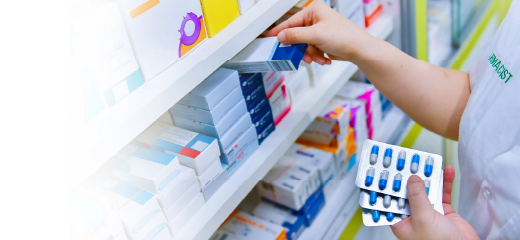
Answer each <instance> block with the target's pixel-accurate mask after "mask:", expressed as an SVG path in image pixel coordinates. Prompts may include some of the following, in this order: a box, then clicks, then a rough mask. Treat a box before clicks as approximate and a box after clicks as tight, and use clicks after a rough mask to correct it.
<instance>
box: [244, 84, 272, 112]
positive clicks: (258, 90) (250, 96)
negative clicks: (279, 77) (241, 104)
mask: <svg viewBox="0 0 520 240" xmlns="http://www.w3.org/2000/svg"><path fill="white" fill-rule="evenodd" d="M261 83H262V82H260V84H258V85H257V86H256V87H254V88H253V89H251V90H250V91H249V93H244V99H245V100H246V105H247V106H248V110H250V109H249V107H250V106H251V105H253V104H254V103H256V102H258V101H260V100H261V99H264V98H267V97H266V95H265V89H264V85H263V84H261Z"/></svg>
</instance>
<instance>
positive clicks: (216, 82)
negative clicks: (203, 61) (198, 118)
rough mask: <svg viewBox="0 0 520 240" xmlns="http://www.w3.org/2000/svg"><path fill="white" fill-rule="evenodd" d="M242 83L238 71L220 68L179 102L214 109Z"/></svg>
mask: <svg viewBox="0 0 520 240" xmlns="http://www.w3.org/2000/svg"><path fill="white" fill-rule="evenodd" d="M239 84H240V81H239V78H238V72H237V71H235V70H231V69H225V68H219V69H217V70H216V71H215V72H213V73H212V74H211V75H209V76H208V77H207V78H206V79H205V80H204V81H202V82H201V83H200V84H199V85H198V86H197V87H195V88H194V89H193V90H191V92H189V93H188V94H187V95H186V96H184V97H183V98H182V99H181V100H179V102H178V103H180V104H184V105H187V106H191V107H196V108H200V109H204V110H212V109H213V108H214V107H215V106H217V104H218V103H220V102H221V101H222V100H223V99H224V97H226V96H227V95H228V94H229V93H231V91H232V90H233V89H235V88H236V87H238V85H239Z"/></svg>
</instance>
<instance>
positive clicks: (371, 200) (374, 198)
mask: <svg viewBox="0 0 520 240" xmlns="http://www.w3.org/2000/svg"><path fill="white" fill-rule="evenodd" d="M376 202H377V193H376V192H370V197H369V198H368V204H370V205H372V206H374V205H375V204H376Z"/></svg>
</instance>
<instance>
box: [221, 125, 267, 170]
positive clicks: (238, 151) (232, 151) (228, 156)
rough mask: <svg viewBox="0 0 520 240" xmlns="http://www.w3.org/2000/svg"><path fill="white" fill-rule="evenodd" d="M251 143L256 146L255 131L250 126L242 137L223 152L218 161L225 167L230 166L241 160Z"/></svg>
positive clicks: (252, 126)
mask: <svg viewBox="0 0 520 240" xmlns="http://www.w3.org/2000/svg"><path fill="white" fill-rule="evenodd" d="M253 142H256V144H257V145H258V140H257V136H256V129H255V126H254V125H253V124H251V125H250V126H249V128H248V129H247V130H246V131H245V132H244V133H243V134H242V136H240V137H239V138H238V139H237V140H236V141H234V142H233V144H231V145H230V146H229V147H228V148H227V149H225V152H224V153H223V154H222V155H221V156H220V161H221V162H222V163H225V164H227V165H232V164H233V163H234V162H236V161H238V160H240V159H241V158H242V155H243V153H244V150H245V149H246V148H247V147H248V146H249V145H250V144H251V143H253ZM255 150H256V149H255Z"/></svg>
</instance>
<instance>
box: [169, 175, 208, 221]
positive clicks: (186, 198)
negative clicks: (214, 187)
mask: <svg viewBox="0 0 520 240" xmlns="http://www.w3.org/2000/svg"><path fill="white" fill-rule="evenodd" d="M199 193H200V186H199V184H198V183H197V182H194V183H193V184H191V185H190V186H189V187H188V189H186V191H184V192H183V193H180V196H179V198H178V199H177V200H176V201H175V202H173V204H172V205H171V206H170V207H168V208H167V209H166V210H165V211H164V215H165V216H166V220H168V222H169V221H172V220H174V219H175V218H176V217H177V215H179V213H180V212H181V211H182V210H183V209H184V208H185V207H186V206H188V204H189V203H190V201H191V200H192V199H193V198H195V197H196V196H197V194H199Z"/></svg>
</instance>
